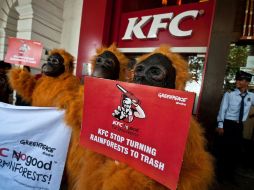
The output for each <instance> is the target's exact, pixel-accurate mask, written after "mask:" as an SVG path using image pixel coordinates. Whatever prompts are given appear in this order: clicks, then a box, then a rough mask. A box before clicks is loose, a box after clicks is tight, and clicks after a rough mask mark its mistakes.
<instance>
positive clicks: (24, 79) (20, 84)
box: [9, 69, 36, 103]
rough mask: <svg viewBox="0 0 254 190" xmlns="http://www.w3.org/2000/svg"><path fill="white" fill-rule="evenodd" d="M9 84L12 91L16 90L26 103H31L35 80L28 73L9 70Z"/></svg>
mask: <svg viewBox="0 0 254 190" xmlns="http://www.w3.org/2000/svg"><path fill="white" fill-rule="evenodd" d="M9 83H10V85H11V87H12V89H13V90H16V91H17V93H18V94H19V95H21V96H22V98H23V99H24V100H25V101H26V102H29V103H31V102H32V94H33V90H34V87H35V84H36V79H35V78H34V76H32V75H31V74H30V73H29V72H28V71H26V70H21V69H11V70H10V71H9Z"/></svg>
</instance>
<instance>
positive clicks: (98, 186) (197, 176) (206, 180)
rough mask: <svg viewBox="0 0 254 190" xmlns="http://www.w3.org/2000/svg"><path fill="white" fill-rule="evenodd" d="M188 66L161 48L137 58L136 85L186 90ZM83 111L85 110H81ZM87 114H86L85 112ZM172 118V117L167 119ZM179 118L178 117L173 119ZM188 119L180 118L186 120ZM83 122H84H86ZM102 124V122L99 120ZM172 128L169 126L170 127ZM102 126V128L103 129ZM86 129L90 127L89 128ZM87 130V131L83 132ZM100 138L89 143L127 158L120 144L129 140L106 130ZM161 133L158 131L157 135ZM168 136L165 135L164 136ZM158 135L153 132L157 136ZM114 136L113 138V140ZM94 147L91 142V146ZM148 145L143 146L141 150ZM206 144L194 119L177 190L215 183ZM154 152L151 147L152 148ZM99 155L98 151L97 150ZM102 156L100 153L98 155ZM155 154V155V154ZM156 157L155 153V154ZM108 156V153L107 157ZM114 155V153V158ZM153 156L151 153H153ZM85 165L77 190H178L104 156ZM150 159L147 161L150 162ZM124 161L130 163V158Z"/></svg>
mask: <svg viewBox="0 0 254 190" xmlns="http://www.w3.org/2000/svg"><path fill="white" fill-rule="evenodd" d="M188 77H189V74H188V66H187V63H186V62H185V61H184V60H183V59H182V58H181V57H180V56H179V55H177V54H174V53H172V52H171V51H169V48H168V47H161V48H158V49H156V50H155V51H154V52H152V53H150V54H147V55H144V56H141V57H139V58H138V61H137V64H136V65H135V67H134V76H133V82H135V83H139V84H145V85H151V86H159V87H164V88H174V89H177V90H184V87H185V83H186V81H187V80H188ZM160 96H161V97H166V98H173V99H175V100H179V101H180V102H179V104H181V105H183V106H184V105H185V103H184V101H185V99H181V98H180V97H177V96H175V97H169V96H166V95H165V94H160ZM80 111H82V110H80ZM85 113H86V112H85ZM85 113H84V116H85ZM167 117H170V116H167ZM173 117H177V116H175V115H174V116H173ZM185 119H186V118H179V120H185ZM85 121H86V120H85V118H84V122H85ZM97 121H98V122H99V120H97ZM115 125H117V126H119V127H120V128H121V130H127V131H128V132H129V130H128V129H129V126H128V125H127V126H126V125H123V123H122V122H121V121H115V122H113V123H112V127H114V126H115ZM169 125H170V123H169ZM102 126H103V125H102ZM86 127H88V126H87V125H86ZM84 129H86V128H84ZM97 133H98V134H97V135H96V134H91V135H90V141H94V142H99V143H101V144H103V143H104V142H105V143H106V145H107V146H108V143H109V147H111V148H113V149H114V150H115V151H118V152H119V153H121V154H126V155H127V154H128V150H127V149H126V147H124V146H122V145H121V144H120V143H122V142H125V141H126V143H127V139H126V138H124V137H122V136H119V135H117V134H112V133H110V132H109V131H107V130H103V129H98V132H97ZM158 133H159V131H158ZM164 133H165V132H164ZM155 134H157V133H155V132H154V135H155ZM99 135H101V136H102V135H103V136H105V137H110V138H111V137H112V139H114V140H115V141H117V142H118V143H116V142H115V141H114V142H111V141H108V140H107V139H105V138H102V137H100V136H99ZM111 135H112V136H111ZM128 142H129V144H130V143H131V142H132V143H134V144H135V145H133V146H135V147H136V146H138V147H139V145H140V143H139V142H135V141H128ZM90 143H91V142H90ZM143 146H145V145H142V147H143ZM205 146H206V141H205V138H204V135H203V130H202V128H201V126H200V125H199V124H198V122H197V121H196V120H195V119H194V118H192V119H191V121H190V129H189V134H188V138H187V143H186V148H185V152H184V156H183V164H182V168H181V171H180V177H179V182H178V187H177V189H178V190H207V189H208V188H209V186H210V185H211V183H212V181H213V176H214V170H213V158H212V156H211V155H210V154H209V153H208V152H207V151H206V147H205ZM150 148H151V150H152V147H150ZM95 151H99V149H97V150H95ZM99 152H101V151H99ZM154 152H155V151H154ZM154 154H155V153H154ZM107 155H108V153H107ZM111 155H113V153H112V154H111ZM151 155H152V152H151ZM142 158H143V160H146V162H147V163H149V164H151V165H152V166H153V167H156V168H158V169H161V170H162V171H163V170H164V166H165V165H163V163H161V162H158V160H157V161H155V160H153V162H152V161H151V160H149V158H147V157H142ZM84 159H85V160H86V161H85V163H84V166H83V168H82V170H81V172H80V176H79V181H78V185H77V189H89V190H106V189H121V190H129V189H135V190H143V189H150V190H152V189H154V190H155V189H156V190H157V189H167V187H172V189H175V188H176V181H174V183H172V184H168V181H164V180H160V181H161V182H162V181H164V182H165V183H163V184H164V185H166V186H167V187H165V186H163V185H161V184H159V183H158V182H156V181H155V180H153V179H151V178H149V177H147V176H145V175H143V174H141V173H140V172H138V171H136V170H135V169H133V168H131V167H129V166H128V165H126V164H124V163H122V162H119V161H115V160H114V159H113V160H112V159H110V158H107V157H105V156H103V155H100V154H97V153H93V152H89V153H87V154H86V155H85V158H84ZM147 159H148V160H147ZM125 161H126V162H127V163H128V160H127V158H126V159H125Z"/></svg>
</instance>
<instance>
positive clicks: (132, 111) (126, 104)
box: [112, 84, 146, 123]
mask: <svg viewBox="0 0 254 190" xmlns="http://www.w3.org/2000/svg"><path fill="white" fill-rule="evenodd" d="M116 86H117V88H118V89H119V90H120V91H122V92H123V94H122V99H121V106H118V107H117V109H115V110H114V112H113V113H112V115H113V116H114V117H115V118H117V119H118V120H123V121H125V122H127V123H130V122H132V121H133V119H134V117H137V118H140V119H144V118H145V117H146V116H145V112H144V110H143V109H142V108H141V107H140V105H139V103H140V101H139V100H138V99H137V98H136V97H135V96H134V95H133V94H132V93H130V92H128V91H127V90H125V89H124V88H123V87H122V86H120V85H119V84H117V85H116Z"/></svg>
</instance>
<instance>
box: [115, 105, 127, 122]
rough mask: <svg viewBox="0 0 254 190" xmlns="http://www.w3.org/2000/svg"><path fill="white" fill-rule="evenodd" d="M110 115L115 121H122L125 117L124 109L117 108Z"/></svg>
mask: <svg viewBox="0 0 254 190" xmlns="http://www.w3.org/2000/svg"><path fill="white" fill-rule="evenodd" d="M112 115H113V116H114V117H115V118H117V119H120V120H121V119H124V118H125V117H126V115H125V109H124V107H120V106H118V107H117V109H115V110H114V112H113V113H112Z"/></svg>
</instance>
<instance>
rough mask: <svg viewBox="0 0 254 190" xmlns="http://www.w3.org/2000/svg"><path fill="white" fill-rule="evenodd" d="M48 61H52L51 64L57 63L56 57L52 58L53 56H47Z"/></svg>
mask: <svg viewBox="0 0 254 190" xmlns="http://www.w3.org/2000/svg"><path fill="white" fill-rule="evenodd" d="M48 62H50V63H52V64H55V65H57V64H59V60H58V59H57V58H54V57H50V58H48Z"/></svg>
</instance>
